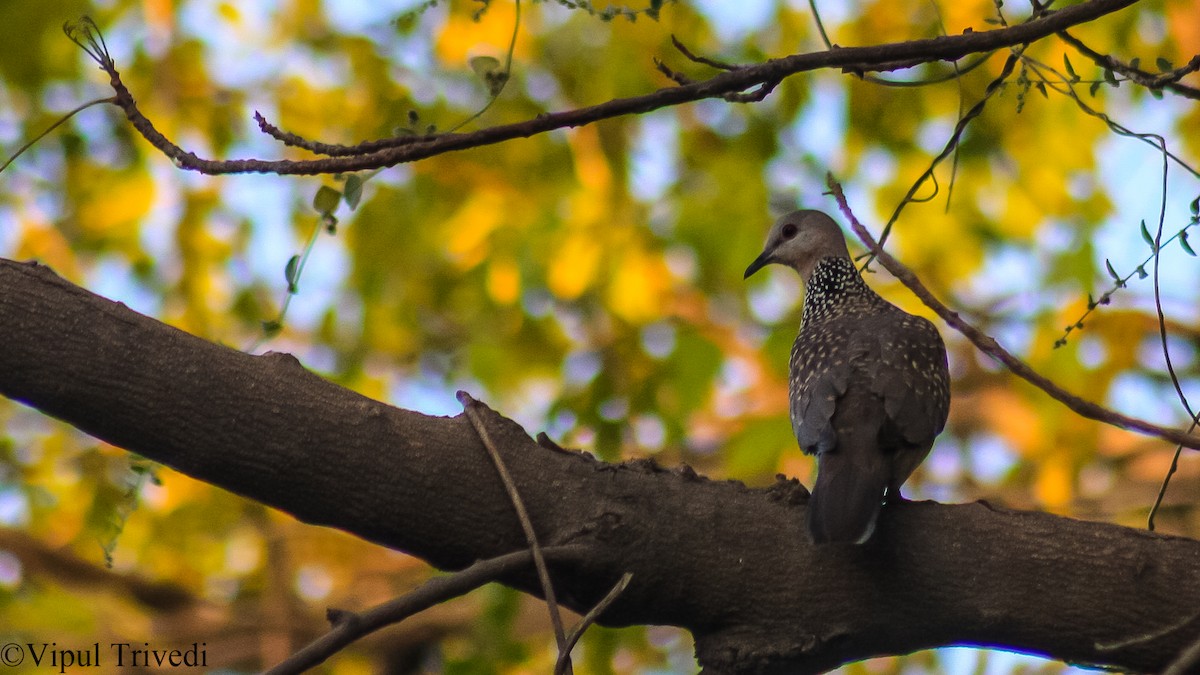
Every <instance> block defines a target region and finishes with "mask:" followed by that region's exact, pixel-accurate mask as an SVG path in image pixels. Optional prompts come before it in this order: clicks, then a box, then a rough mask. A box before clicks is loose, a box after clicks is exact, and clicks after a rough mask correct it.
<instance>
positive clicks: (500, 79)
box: [468, 56, 508, 96]
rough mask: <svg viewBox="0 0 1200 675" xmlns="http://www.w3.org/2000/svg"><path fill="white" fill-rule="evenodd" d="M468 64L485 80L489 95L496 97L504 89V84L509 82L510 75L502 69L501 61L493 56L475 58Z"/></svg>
mask: <svg viewBox="0 0 1200 675" xmlns="http://www.w3.org/2000/svg"><path fill="white" fill-rule="evenodd" d="M468 63H470V64H471V70H473V71H475V74H476V75H478V76H479V79H481V80H483V84H484V86H486V87H487V90H488V93H489V94H491V95H492V96H496V95H498V94H499V93H500V90H502V89H504V84H505V83H506V82H508V73H507V72H505V71H504V69H503V68H501V67H500V61H499V59H496V58H495V57H492V56H473V57H471V60H470V61H469V62H468Z"/></svg>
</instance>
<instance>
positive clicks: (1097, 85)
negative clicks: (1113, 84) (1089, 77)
mask: <svg viewBox="0 0 1200 675" xmlns="http://www.w3.org/2000/svg"><path fill="white" fill-rule="evenodd" d="M1097 91H1100V80H1096V81H1095V82H1093V83H1092V86H1090V87H1088V93H1089V94H1091V95H1092V96H1095V95H1096V92H1097Z"/></svg>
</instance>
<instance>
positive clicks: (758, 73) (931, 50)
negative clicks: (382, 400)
mask: <svg viewBox="0 0 1200 675" xmlns="http://www.w3.org/2000/svg"><path fill="white" fill-rule="evenodd" d="M1134 2H1136V0H1089V1H1088V2H1083V3H1080V4H1078V5H1072V6H1070V7H1066V8H1064V9H1062V10H1059V11H1056V12H1053V13H1049V14H1046V15H1045V16H1043V17H1041V18H1038V19H1034V20H1031V21H1028V22H1026V23H1023V24H1018V25H1015V26H1009V27H1005V28H999V29H995V30H988V31H978V32H974V31H972V32H967V33H963V34H962V35H948V36H942V37H936V38H929V39H924V40H911V41H908V42H899V43H890V44H883V45H873V46H867V47H835V48H831V49H829V50H825V51H820V52H810V53H807V54H795V55H792V56H787V57H783V58H778V59H771V60H769V61H766V62H764V63H761V64H758V65H753V66H744V67H742V68H739V69H737V70H731V71H725V72H722V73H719V74H717V75H715V76H713V77H712V78H709V79H707V80H702V81H699V82H694V83H690V84H686V85H681V86H676V87H668V88H665V89H659V90H658V91H655V92H652V93H649V94H643V95H641V96H632V97H628V98H619V99H613V100H611V101H607V102H604V103H600V104H598V105H593V106H587V107H584V108H578V109H575V110H569V111H564V112H557V113H543V114H541V115H538V116H537V117H535V118H533V119H530V120H526V121H524V122H518V123H514V124H505V125H500V126H495V127H489V128H485V129H480V130H479V131H475V132H471V133H445V134H438V135H436V136H433V137H431V138H427V139H426V138H421V139H417V140H414V139H413V138H412V137H411V136H404V137H399V138H389V139H383V140H379V141H372V142H368V143H361V144H359V145H357V146H353V147H346V148H345V149H344V150H339V153H340V154H347V155H349V156H336V157H330V158H326V159H317V160H305V161H293V160H260V159H241V160H211V159H203V158H201V157H198V156H196V155H195V154H194V153H192V152H188V151H186V150H184V149H182V148H180V147H179V146H177V145H175V144H174V143H172V142H171V141H170V140H169V139H167V138H166V137H165V136H163V135H162V134H161V133H160V132H159V131H158V130H157V129H155V128H154V125H153V124H152V123H151V122H150V120H149V119H147V118H146V117H145V116H144V115H143V114H142V113H141V111H139V110H138V107H137V102H136V100H135V99H134V97H133V95H132V94H131V93H130V92H129V90H128V89H127V88H126V87H125V85H124V83H122V82H121V78H120V75H119V74H118V72H117V69H116V67H115V65H114V64H112V62H111V59H107V60H106V58H99V59H98V60H97V62H98V63H100V65H101V67H102V68H103V69H104V70H105V72H107V73H108V75H109V83H110V85H111V86H112V87H113V89H114V90H115V91H116V94H117V97H116V99H117V100H116V105H117V106H119V107H120V108H121V109H122V110H123V111H124V112H125V116H126V117H127V118H128V119H129V121H130V123H131V124H132V125H133V127H134V128H135V129H137V131H138V132H139V133H141V134H142V136H143V137H145V138H146V140H147V141H149V142H150V143H151V144H152V145H154V147H156V148H158V149H159V151H161V152H162V153H163V154H165V155H167V157H169V158H170V159H171V160H172V161H174V162H175V163H176V165H178V166H179V167H180V168H183V169H188V170H192V171H199V172H202V173H209V174H225V173H248V172H261V173H276V174H293V175H294V174H306V175H311V174H323V173H339V172H352V171H361V170H364V169H377V168H380V167H388V166H394V165H396V164H401V163H404V162H412V161H416V160H419V159H424V158H426V157H432V156H434V155H440V154H443V153H447V152H453V151H457V150H465V149H468V148H475V147H480V146H484V145H491V144H495V143H501V142H504V141H508V140H512V139H515V138H528V137H529V136H533V135H536V134H541V133H545V132H548V131H553V130H556V129H566V128H571V127H577V126H581V125H584V124H590V123H592V122H596V121H599V120H603V119H609V118H613V117H619V116H622V115H631V114H639V113H646V112H650V111H653V110H657V109H659V108H664V107H667V106H673V105H680V104H682V103H689V102H693V101H699V100H703V99H708V98H726V97H730V96H733V97H734V100H739V99H738V97H739V96H741V97H746V100H755V99H754V96H755V95H756V94H757V92H758V91H759V90H760V89H761V88H763V87H766V88H767V90H768V91H769V88H770V85H771V83H775V82H779V81H782V80H783V79H784V78H786V77H788V76H791V75H795V74H797V73H801V72H806V71H811V70H817V69H822V68H839V69H842V70H844V71H847V72H853V73H863V72H868V71H872V72H880V71H889V70H899V69H902V68H910V67H912V66H916V65H919V64H922V63H931V62H935V61H954V60H957V59H960V58H962V57H964V56H967V55H969V54H979V53H986V52H991V51H995V50H997V49H1003V48H1006V47H1013V46H1016V45H1020V44H1027V43H1030V42H1034V41H1037V40H1040V39H1042V38H1045V37H1047V36H1049V35H1054V34H1055V33H1057V32H1059V31H1063V30H1066V29H1067V28H1070V27H1072V26H1076V25H1079V24H1081V23H1086V22H1089V21H1093V20H1095V19H1098V18H1100V17H1102V16H1104V15H1106V14H1111V13H1113V12H1116V11H1118V10H1120V9H1123V8H1125V7H1128V6H1129V5H1132V4H1133V3H1134ZM89 53H90V52H89ZM103 56H104V57H107V54H104V55H103ZM93 58H96V56H95V55H93ZM747 92H751V93H750V94H749V95H747ZM763 95H765V92H764V94H763ZM338 147H339V146H326V148H325V149H326V150H332V149H334V148H338ZM328 154H331V155H333V154H335V153H333V152H329V153H328Z"/></svg>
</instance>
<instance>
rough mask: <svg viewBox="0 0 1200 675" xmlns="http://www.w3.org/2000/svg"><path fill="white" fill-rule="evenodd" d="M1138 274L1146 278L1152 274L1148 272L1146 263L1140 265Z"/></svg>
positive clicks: (1141, 277) (1139, 276) (1140, 277)
mask: <svg viewBox="0 0 1200 675" xmlns="http://www.w3.org/2000/svg"><path fill="white" fill-rule="evenodd" d="M1137 275H1138V278H1139V279H1145V278H1146V277H1148V276H1150V274H1149V273H1148V272H1146V266H1145V265H1138V268H1137Z"/></svg>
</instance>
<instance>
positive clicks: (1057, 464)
mask: <svg viewBox="0 0 1200 675" xmlns="http://www.w3.org/2000/svg"><path fill="white" fill-rule="evenodd" d="M1067 462H1068V458H1067V457H1064V456H1062V455H1050V456H1047V457H1045V458H1043V459H1042V460H1041V462H1040V463H1039V464H1038V467H1037V480H1036V482H1035V483H1034V488H1033V490H1034V496H1035V497H1036V498H1037V500H1038V501H1039V502H1040V503H1041V504H1042V505H1043V506H1045V508H1046V510H1047V511H1052V512H1055V513H1063V512H1065V511H1067V507H1068V506H1069V505H1070V503H1071V496H1072V494H1073V493H1074V480H1073V474H1072V471H1071V468H1070V466H1068V464H1067Z"/></svg>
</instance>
